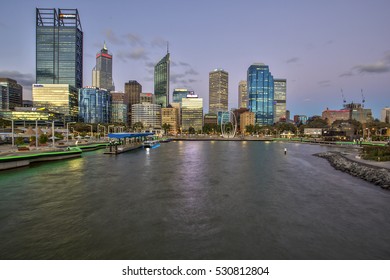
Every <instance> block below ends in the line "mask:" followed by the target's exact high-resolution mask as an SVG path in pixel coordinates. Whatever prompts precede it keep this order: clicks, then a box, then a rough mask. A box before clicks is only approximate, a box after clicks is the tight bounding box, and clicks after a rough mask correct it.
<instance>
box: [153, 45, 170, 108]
mask: <svg viewBox="0 0 390 280" xmlns="http://www.w3.org/2000/svg"><path fill="white" fill-rule="evenodd" d="M169 66H170V61H169V52H167V54H166V55H165V56H164V57H163V58H162V59H161V60H160V61H159V62H158V63H157V64H156V66H154V95H155V97H156V104H159V105H161V108H165V107H167V106H168V104H169V75H170V74H169V71H170V67H169Z"/></svg>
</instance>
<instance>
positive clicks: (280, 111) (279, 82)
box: [274, 79, 287, 123]
mask: <svg viewBox="0 0 390 280" xmlns="http://www.w3.org/2000/svg"><path fill="white" fill-rule="evenodd" d="M286 93H287V80H286V79H275V80H274V106H275V107H274V122H275V123H276V122H279V121H281V120H286Z"/></svg>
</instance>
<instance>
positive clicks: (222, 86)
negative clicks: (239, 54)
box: [209, 69, 229, 114]
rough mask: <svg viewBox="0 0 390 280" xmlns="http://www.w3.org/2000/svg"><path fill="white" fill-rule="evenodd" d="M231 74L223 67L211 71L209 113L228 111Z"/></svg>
mask: <svg viewBox="0 0 390 280" xmlns="http://www.w3.org/2000/svg"><path fill="white" fill-rule="evenodd" d="M228 89H229V74H228V72H226V71H224V70H223V69H215V70H213V71H211V72H210V73H209V113H214V114H217V113H218V112H227V111H228Z"/></svg>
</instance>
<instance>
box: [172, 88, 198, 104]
mask: <svg viewBox="0 0 390 280" xmlns="http://www.w3.org/2000/svg"><path fill="white" fill-rule="evenodd" d="M194 94H195V93H194V91H190V90H188V89H186V88H175V89H174V90H173V93H172V100H173V102H175V103H180V104H181V101H182V99H183V98H187V95H194Z"/></svg>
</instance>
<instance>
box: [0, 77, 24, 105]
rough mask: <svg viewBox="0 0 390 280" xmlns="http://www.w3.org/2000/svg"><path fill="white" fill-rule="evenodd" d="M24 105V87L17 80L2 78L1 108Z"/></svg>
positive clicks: (0, 80)
mask: <svg viewBox="0 0 390 280" xmlns="http://www.w3.org/2000/svg"><path fill="white" fill-rule="evenodd" d="M22 105H23V87H22V86H21V85H19V84H18V82H17V81H15V80H12V79H9V78H0V110H2V109H3V110H13V109H14V108H15V107H22Z"/></svg>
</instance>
